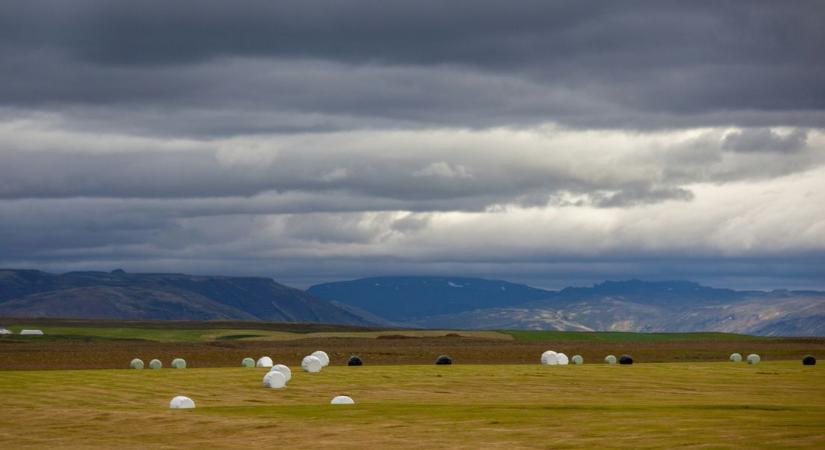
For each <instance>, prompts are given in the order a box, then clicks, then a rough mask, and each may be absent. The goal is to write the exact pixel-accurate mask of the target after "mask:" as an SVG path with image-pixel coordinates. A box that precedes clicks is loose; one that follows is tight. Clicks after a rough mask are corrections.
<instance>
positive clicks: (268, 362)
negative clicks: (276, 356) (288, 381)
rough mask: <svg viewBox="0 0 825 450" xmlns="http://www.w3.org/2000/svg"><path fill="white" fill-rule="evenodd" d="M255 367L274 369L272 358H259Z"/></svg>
mask: <svg viewBox="0 0 825 450" xmlns="http://www.w3.org/2000/svg"><path fill="white" fill-rule="evenodd" d="M255 367H267V368H269V367H272V358H270V357H269V356H261V357H260V358H258V362H257V363H255Z"/></svg>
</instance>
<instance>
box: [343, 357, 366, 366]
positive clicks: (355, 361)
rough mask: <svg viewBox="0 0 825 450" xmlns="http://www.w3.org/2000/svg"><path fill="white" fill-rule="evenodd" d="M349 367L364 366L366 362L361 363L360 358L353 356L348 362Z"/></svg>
mask: <svg viewBox="0 0 825 450" xmlns="http://www.w3.org/2000/svg"><path fill="white" fill-rule="evenodd" d="M347 365H348V366H363V365H364V361H361V357H360V356H358V355H352V356H350V357H349V360H348V361H347Z"/></svg>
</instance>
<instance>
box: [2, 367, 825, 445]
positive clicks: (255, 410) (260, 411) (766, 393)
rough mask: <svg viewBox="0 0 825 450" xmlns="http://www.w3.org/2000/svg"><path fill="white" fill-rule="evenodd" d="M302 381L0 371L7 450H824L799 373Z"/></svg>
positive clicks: (674, 370)
mask: <svg viewBox="0 0 825 450" xmlns="http://www.w3.org/2000/svg"><path fill="white" fill-rule="evenodd" d="M293 370H294V371H295V374H294V378H293V380H292V381H291V382H290V384H289V386H288V387H287V388H286V389H283V390H271V389H265V388H263V387H261V378H262V377H263V374H264V373H265V371H264V370H262V369H243V368H231V369H186V370H171V369H165V370H161V371H151V370H142V371H130V370H86V371H8V372H0V399H2V402H0V404H1V406H2V412H0V448H3V449H6V448H9V449H11V448H15V449H19V448H22V449H26V448H173V447H177V448H258V447H290V448H358V449H363V448H365V447H371V448H374V449H384V448H467V449H479V448H509V449H512V448H634V449H640V448H703V449H704V448H720V449H725V448H771V449H777V448H825V383H823V375H825V372H823V368H822V367H821V366H815V367H803V366H802V365H800V363H799V362H769V363H764V364H761V365H757V366H748V365H746V364H732V363H662V364H637V365H634V366H606V365H603V364H591V365H584V366H567V367H546V366H545V367H542V366H539V365H455V366H364V367H340V366H339V367H328V368H326V369H324V371H323V372H321V373H319V374H306V373H303V372H300V371H299V370H296V368H293ZM339 394H346V395H350V396H352V397H353V398H354V399H355V400H356V402H357V404H356V405H354V406H331V405H329V404H328V403H329V400H330V399H331V398H332V397H333V396H335V395H339ZM175 395H187V396H189V397H191V398H193V399H194V400H195V402H196V403H197V408H196V409H194V410H169V409H168V402H169V400H170V399H171V398H172V397H173V396H175Z"/></svg>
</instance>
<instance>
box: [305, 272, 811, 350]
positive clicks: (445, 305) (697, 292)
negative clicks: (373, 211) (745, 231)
mask: <svg viewBox="0 0 825 450" xmlns="http://www.w3.org/2000/svg"><path fill="white" fill-rule="evenodd" d="M459 286H460V287H459ZM309 292H311V293H313V294H314V295H317V296H319V297H321V298H324V299H327V300H331V301H332V300H334V301H337V302H340V303H343V304H348V305H352V306H354V307H357V308H359V309H360V310H365V311H367V312H370V313H373V314H377V315H380V316H382V317H387V318H391V319H392V320H394V321H396V322H401V323H404V324H406V325H408V326H415V327H426V328H463V329H536V330H542V329H543V330H580V331H605V330H612V331H648V332H652V331H726V332H736V333H747V334H759V335H769V336H781V335H787V336H813V335H817V336H823V335H825V292H816V291H786V290H777V291H772V292H764V291H739V290H732V289H719V288H713V287H708V286H702V285H700V284H698V283H694V282H690V281H657V282H647V281H641V280H627V281H606V282H604V283H599V284H596V285H594V286H591V287H569V288H565V289H562V290H560V291H549V290H542V289H536V288H531V287H529V286H525V285H519V284H513V283H507V282H504V281H493V280H484V279H475V278H449V277H399V278H365V279H361V280H354V281H347V282H338V283H326V284H322V285H318V286H313V287H311V288H310V289H309Z"/></svg>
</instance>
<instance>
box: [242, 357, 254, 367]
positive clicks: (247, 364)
mask: <svg viewBox="0 0 825 450" xmlns="http://www.w3.org/2000/svg"><path fill="white" fill-rule="evenodd" d="M241 367H255V360H254V359H252V358H244V359H243V361H241Z"/></svg>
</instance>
